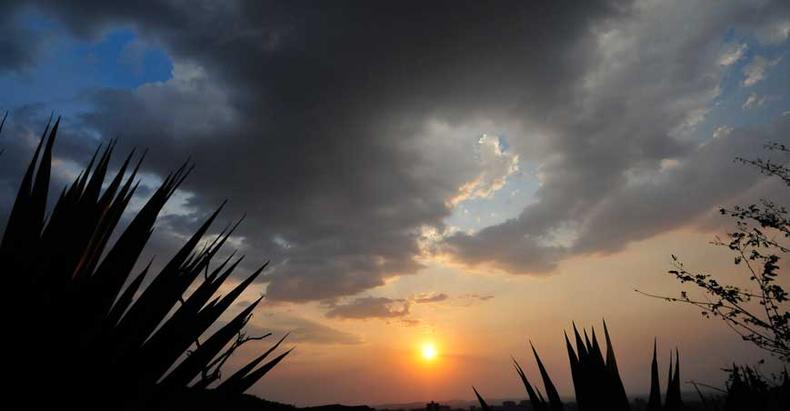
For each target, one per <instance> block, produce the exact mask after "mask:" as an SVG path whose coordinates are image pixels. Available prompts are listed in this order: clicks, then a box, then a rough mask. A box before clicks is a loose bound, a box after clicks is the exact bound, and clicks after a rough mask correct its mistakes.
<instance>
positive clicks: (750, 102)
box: [741, 93, 767, 110]
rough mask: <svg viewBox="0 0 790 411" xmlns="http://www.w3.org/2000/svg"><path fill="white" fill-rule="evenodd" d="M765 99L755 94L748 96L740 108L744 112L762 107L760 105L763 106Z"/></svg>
mask: <svg viewBox="0 0 790 411" xmlns="http://www.w3.org/2000/svg"><path fill="white" fill-rule="evenodd" d="M766 98H767V97H766V96H758V95H757V93H752V94H749V97H747V98H746V101H744V102H743V105H742V106H741V108H742V109H744V110H751V109H753V108H757V107H762V105H763V104H765V100H766Z"/></svg>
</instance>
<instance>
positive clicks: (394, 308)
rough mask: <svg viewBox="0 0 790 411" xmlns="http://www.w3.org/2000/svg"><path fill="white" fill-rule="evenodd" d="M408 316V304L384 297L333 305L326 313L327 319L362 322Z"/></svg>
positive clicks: (357, 299) (365, 298)
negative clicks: (369, 319)
mask: <svg viewBox="0 0 790 411" xmlns="http://www.w3.org/2000/svg"><path fill="white" fill-rule="evenodd" d="M407 315H409V302H408V301H406V300H401V299H397V300H396V299H391V298H385V297H362V298H356V299H354V300H353V301H351V302H349V303H345V304H335V305H333V306H332V308H331V309H330V310H329V311H327V312H326V316H327V317H329V318H344V319H356V320H362V319H367V318H385V319H386V318H398V317H405V316H407Z"/></svg>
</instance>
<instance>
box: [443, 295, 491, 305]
mask: <svg viewBox="0 0 790 411" xmlns="http://www.w3.org/2000/svg"><path fill="white" fill-rule="evenodd" d="M493 298H494V296H493V295H481V294H463V295H459V296H457V297H455V298H454V299H453V300H454V302H455V304H456V305H458V306H460V307H470V306H473V305H477V304H480V303H483V302H486V301H489V300H492V299H493Z"/></svg>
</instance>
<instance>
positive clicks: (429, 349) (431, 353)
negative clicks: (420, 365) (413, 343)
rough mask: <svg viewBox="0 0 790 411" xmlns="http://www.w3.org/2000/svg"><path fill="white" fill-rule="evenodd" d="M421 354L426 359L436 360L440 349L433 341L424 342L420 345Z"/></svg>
mask: <svg viewBox="0 0 790 411" xmlns="http://www.w3.org/2000/svg"><path fill="white" fill-rule="evenodd" d="M420 356H421V357H422V359H423V360H425V361H434V360H436V357H438V356H439V351H438V350H437V349H436V344H434V343H432V342H426V343H423V344H422V346H421V347H420Z"/></svg>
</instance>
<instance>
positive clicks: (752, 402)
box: [475, 143, 790, 411]
mask: <svg viewBox="0 0 790 411" xmlns="http://www.w3.org/2000/svg"><path fill="white" fill-rule="evenodd" d="M766 148H767V149H768V150H769V151H770V152H772V153H778V154H779V155H780V156H782V158H781V159H779V160H770V159H768V160H766V159H744V158H736V159H735V160H736V161H737V162H740V163H742V164H746V165H748V166H751V167H754V168H756V169H757V170H758V171H759V172H760V173H762V174H764V175H767V176H770V177H774V178H778V179H780V180H781V181H782V183H784V185H785V186H786V187H790V167H789V166H788V165H787V164H788V163H787V160H788V158H787V157H788V156H790V148H788V147H787V146H785V145H783V144H777V143H771V144H768V145H766ZM719 211H720V213H721V214H722V215H724V216H729V217H731V218H734V219H735V229H734V230H733V231H731V232H729V233H727V238H726V239H720V238H716V240H715V241H714V242H713V244H715V245H718V246H722V247H725V248H727V249H728V250H730V252H732V253H733V254H734V255H733V262H734V264H735V265H736V266H737V267H738V268H742V269H743V271H744V272H745V273H746V275H747V281H748V283H749V284H750V285H752V286H753V288H744V287H742V286H737V285H732V284H727V283H723V282H721V281H720V280H719V279H718V278H717V277H716V276H715V275H713V274H710V273H704V272H692V271H691V270H690V269H688V268H687V267H686V266H685V265H684V264H683V263H682V262H681V260H680V259H679V258H678V257H677V256H674V255H673V256H672V261H673V265H674V268H673V269H672V270H670V271H669V274H670V275H672V276H673V277H674V278H675V279H677V280H678V281H679V282H680V283H681V284H683V285H691V286H692V287H690V288H691V289H692V290H691V291H701V294H702V295H701V296H693V295H691V294H690V293H689V291H690V290H683V291H681V293H680V296H679V297H666V296H657V295H652V294H649V293H644V292H641V291H638V290H637V291H638V292H640V293H642V294H645V295H648V296H650V297H655V298H661V299H664V300H666V301H669V302H679V303H683V304H688V305H692V306H694V307H696V308H698V309H700V310H701V312H702V315H703V316H704V317H707V318H719V319H721V320H723V321H724V323H725V324H726V325H727V326H728V327H729V328H730V329H731V330H733V331H734V332H735V333H737V334H738V335H739V336H741V338H742V339H743V340H744V341H747V342H749V343H751V344H753V345H754V346H756V347H758V348H760V349H762V350H763V351H765V352H766V353H768V354H770V355H772V356H774V357H776V358H778V359H779V360H781V361H782V362H783V363H784V364H788V362H790V312H789V311H788V309H787V308H788V307H787V305H788V301H789V300H788V297H789V296H790V295H788V293H787V291H786V290H785V289H784V288H783V287H782V285H781V284H780V282H779V280H778V279H779V276H780V261H781V259H782V257H784V256H785V255H786V254H787V253H789V252H790V244H787V241H788V239H790V216H789V215H788V210H787V208H786V207H783V206H781V205H778V204H776V203H774V202H772V201H770V200H766V199H761V200H760V201H759V203H756V204H750V205H746V206H735V207H733V208H721V209H720V210H719ZM573 334H574V339H575V345H576V348H575V349H574V348H573V346H572V345H571V342H570V341H569V339H568V337H567V335H566V336H565V343H566V346H567V350H568V358H569V362H570V367H571V375H572V378H573V386H574V390H575V398H576V403H573V404H563V403H562V401H561V400H560V396H559V394H558V393H557V390H556V389H555V387H554V384H553V383H552V381H551V378H550V377H549V374H548V372H547V371H546V369H545V368H544V367H543V364H542V362H541V361H540V357H539V356H538V353H537V351H535V349H534V347H533V353H534V355H535V361H536V362H537V365H538V368H539V370H540V374H541V378H542V380H543V386H544V393H545V394H543V393H541V392H540V390H538V389H537V388H535V387H534V386H533V384H531V383H530V382H529V381H528V379H527V377H526V375H525V374H524V372H523V371H522V369H521V366H520V365H519V364H518V363H516V362H515V360H514V366H515V367H516V372H517V373H518V375H519V376H520V377H521V381H522V382H523V383H524V387H525V388H526V390H527V395H528V396H529V403H530V405H531V408H532V409H534V410H536V411H541V410H545V411H559V410H565V409H568V410H571V409H578V410H582V411H588V410H615V411H618V410H631V409H633V410H641V409H644V410H647V411H662V410H663V411H678V410H692V409H699V410H725V411H730V410H732V411H735V410H750V411H761V410H764V411H769V410H771V411H772V410H777V411H780V410H788V409H790V377H788V372H787V368H785V369H784V371H783V372H782V373H781V375H779V376H773V377H766V376H764V375H763V374H762V373H760V372H759V369H758V368H756V367H752V366H739V365H735V364H733V365H732V367H731V368H729V369H726V370H724V371H725V372H727V373H728V381H727V384H726V386H725V387H722V388H717V387H707V388H713V389H714V391H715V392H716V393H715V394H712V395H711V394H707V395H706V394H703V392H702V391H701V390H700V387H701V384H697V383H695V382H689V385H691V386H692V387H693V389H694V390H695V391H696V393H697V394H698V401H695V402H694V403H693V404H692V403H688V404H684V403H683V400H682V396H681V379H680V359H679V353H678V351H677V350H676V351H675V359H674V362H673V361H672V360H671V359H670V365H669V373H668V378H667V380H668V382H667V387H666V394H665V395H664V398H663V400H662V397H661V388H660V385H659V371H658V362H657V359H656V347H655V345H654V347H653V361H652V364H651V370H650V377H651V384H650V395H649V397H648V399H647V401H645V402H642V401H639V402H635V403H629V399H628V396H627V395H626V393H625V389H624V388H623V383H622V380H621V378H620V375H619V372H618V370H617V362H616V360H615V355H614V350H613V349H612V344H611V341H610V338H609V332H608V330H607V329H606V324H605V323H604V335H605V337H606V353H605V354H604V353H603V352H602V349H601V347H600V345H599V344H598V341H597V338H596V335H595V331H594V330H592V338H589V337H588V335H587V332H586V330H585V331H584V333H583V334H584V338H583V339H582V337H581V336H580V334H579V332H578V331H577V330H576V327H575V326H574V327H573ZM475 394H476V395H477V398H478V400H479V402H480V405H481V407H482V408H483V409H484V411H488V410H490V409H491V407H489V406H488V404H486V402H485V400H484V399H483V397H482V396H480V394H479V393H478V392H477V390H475ZM568 405H570V406H568Z"/></svg>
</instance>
